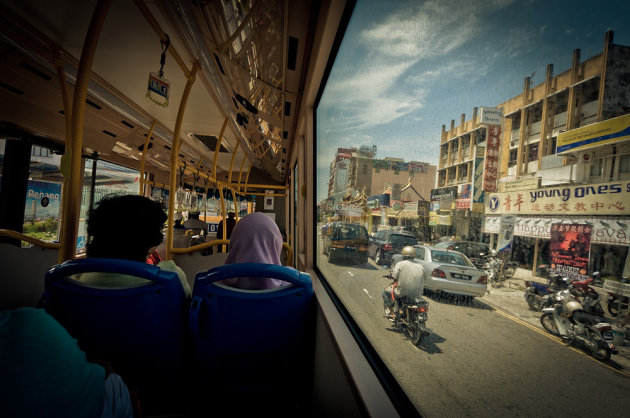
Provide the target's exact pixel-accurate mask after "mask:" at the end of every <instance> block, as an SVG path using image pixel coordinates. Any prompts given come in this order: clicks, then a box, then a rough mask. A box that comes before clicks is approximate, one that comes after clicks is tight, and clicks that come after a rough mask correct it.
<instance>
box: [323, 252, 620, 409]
mask: <svg viewBox="0 0 630 418" xmlns="http://www.w3.org/2000/svg"><path fill="white" fill-rule="evenodd" d="M318 264H319V266H320V269H321V270H322V272H323V273H324V274H325V276H326V278H327V279H328V281H329V283H330V284H331V286H332V288H333V289H334V291H335V292H336V293H337V294H338V296H339V297H340V299H341V300H342V302H343V303H344V305H345V306H346V308H347V309H348V310H349V311H350V313H351V314H352V315H353V317H354V318H355V320H356V321H357V323H358V324H359V326H360V327H361V329H362V330H363V332H364V333H365V334H366V335H367V337H368V338H369V339H370V341H371V343H372V345H373V346H374V347H375V349H376V350H377V351H378V352H379V354H380V355H381V357H382V358H383V360H384V361H385V362H386V364H387V365H388V367H389V368H390V370H391V371H392V373H393V374H394V376H396V378H397V380H398V381H399V383H400V384H401V386H402V387H403V388H404V389H405V391H406V392H407V394H408V396H409V398H410V399H411V400H412V402H413V403H414V404H415V405H416V406H417V408H418V410H419V411H420V412H421V414H422V415H423V416H429V417H432V416H439V417H448V416H457V417H460V416H475V417H488V416H501V417H503V416H510V417H519V416H536V417H545V416H548V417H558V416H573V417H582V416H583V417H592V416H606V417H608V416H627V414H628V413H629V411H630V378H628V377H627V376H624V375H622V374H620V373H618V372H616V371H614V370H612V369H611V368H609V367H607V366H605V365H603V364H600V363H598V362H596V361H594V360H593V359H592V358H590V357H588V356H587V355H585V354H584V353H582V352H580V350H574V349H571V348H568V347H566V346H564V345H563V344H561V343H558V341H557V340H554V339H551V338H549V337H548V336H547V335H545V334H544V332H540V331H536V330H535V329H532V328H531V327H527V326H525V325H523V324H522V323H518V322H515V321H513V320H511V319H509V318H507V317H506V316H504V315H502V314H501V313H499V312H497V311H495V310H493V309H492V308H490V307H489V306H487V305H486V304H484V303H482V302H480V301H478V300H476V299H474V300H472V301H458V300H453V299H449V298H443V297H440V296H438V295H429V296H428V300H429V320H428V323H427V325H428V327H429V328H430V329H431V330H432V331H433V334H432V335H431V336H430V337H429V338H427V339H426V340H425V341H424V342H422V343H421V345H420V347H415V346H413V345H412V344H411V343H410V342H409V341H408V340H407V339H406V338H405V336H404V334H402V333H401V332H400V331H399V330H398V329H396V328H394V327H393V324H392V323H391V322H389V321H388V320H387V319H385V318H384V317H383V302H382V297H381V293H382V290H383V288H384V287H386V286H388V285H389V283H390V280H388V279H386V278H384V276H385V273H386V271H384V270H382V269H379V268H377V266H376V265H375V264H374V262H373V261H372V260H369V262H368V263H366V264H362V265H355V266H349V265H333V264H329V263H328V259H327V258H326V257H325V256H323V255H322V253H321V248H320V249H319V259H318Z"/></svg>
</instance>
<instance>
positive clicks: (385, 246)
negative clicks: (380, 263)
mask: <svg viewBox="0 0 630 418" xmlns="http://www.w3.org/2000/svg"><path fill="white" fill-rule="evenodd" d="M383 249H384V250H385V251H391V250H392V244H390V243H389V242H388V243H387V244H384V245H383Z"/></svg>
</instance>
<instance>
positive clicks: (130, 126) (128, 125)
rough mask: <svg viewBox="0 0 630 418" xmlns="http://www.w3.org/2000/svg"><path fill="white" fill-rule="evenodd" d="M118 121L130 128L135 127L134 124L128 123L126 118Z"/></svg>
mask: <svg viewBox="0 0 630 418" xmlns="http://www.w3.org/2000/svg"><path fill="white" fill-rule="evenodd" d="M120 123H122V124H123V125H125V126H126V127H128V128H130V129H133V128H135V126H133V125H132V124H130V123H129V122H127V121H126V120H121V121H120Z"/></svg>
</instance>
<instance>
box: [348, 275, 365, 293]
mask: <svg viewBox="0 0 630 418" xmlns="http://www.w3.org/2000/svg"><path fill="white" fill-rule="evenodd" d="M348 274H349V275H350V276H352V277H354V274H352V272H351V271H349V272H348ZM363 290H365V289H363Z"/></svg>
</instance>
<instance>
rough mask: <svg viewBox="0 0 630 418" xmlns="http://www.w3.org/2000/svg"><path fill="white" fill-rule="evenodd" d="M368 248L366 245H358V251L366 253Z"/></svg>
mask: <svg viewBox="0 0 630 418" xmlns="http://www.w3.org/2000/svg"><path fill="white" fill-rule="evenodd" d="M367 250H368V247H367V245H359V251H367Z"/></svg>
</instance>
